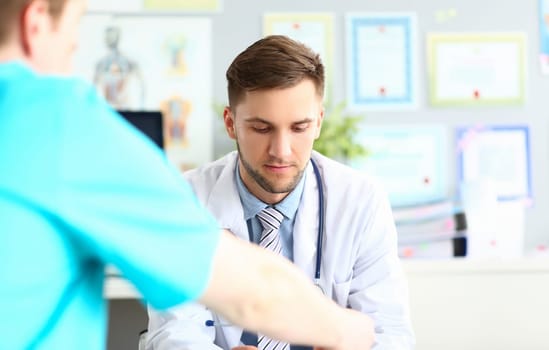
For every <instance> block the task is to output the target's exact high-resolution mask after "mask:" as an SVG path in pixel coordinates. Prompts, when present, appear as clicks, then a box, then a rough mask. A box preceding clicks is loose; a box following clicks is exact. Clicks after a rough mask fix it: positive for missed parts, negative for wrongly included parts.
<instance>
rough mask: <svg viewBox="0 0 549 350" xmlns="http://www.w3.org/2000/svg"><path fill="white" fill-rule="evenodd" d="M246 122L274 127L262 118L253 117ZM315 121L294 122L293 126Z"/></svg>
mask: <svg viewBox="0 0 549 350" xmlns="http://www.w3.org/2000/svg"><path fill="white" fill-rule="evenodd" d="M244 121H245V122H246V123H263V124H267V125H272V123H271V122H270V121H268V120H265V119H263V118H261V117H251V118H247V119H245V120H244ZM313 121H314V119H313V118H304V119H301V120H298V121H295V122H293V123H292V125H298V124H306V123H311V122H313Z"/></svg>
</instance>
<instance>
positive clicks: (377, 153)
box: [351, 125, 448, 208]
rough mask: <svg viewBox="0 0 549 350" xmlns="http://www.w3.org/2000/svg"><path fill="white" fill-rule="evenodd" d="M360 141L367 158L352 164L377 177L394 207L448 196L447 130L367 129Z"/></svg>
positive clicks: (432, 128) (423, 202) (397, 127)
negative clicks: (365, 150)
mask: <svg viewBox="0 0 549 350" xmlns="http://www.w3.org/2000/svg"><path fill="white" fill-rule="evenodd" d="M357 139H359V140H361V142H362V143H363V145H364V146H365V147H366V149H367V150H368V156H367V157H366V158H365V159H364V160H361V161H355V162H354V163H352V164H351V165H352V166H353V167H355V168H357V169H360V170H363V171H365V172H366V173H367V174H370V175H373V176H374V177H376V178H378V179H379V181H380V182H381V183H382V184H383V186H384V187H385V189H386V190H387V192H388V194H389V200H390V202H391V205H392V206H393V207H395V208H396V207H406V206H412V205H419V204H425V203H431V202H435V201H440V200H443V199H445V198H447V196H448V181H447V179H448V176H447V168H448V162H447V153H448V152H447V150H448V144H447V139H448V137H447V130H446V128H445V127H443V126H439V125H426V126H415V125H401V126H392V125H391V126H378V125H376V126H370V125H369V126H367V127H364V129H363V130H361V131H360V133H359V136H358V137H357Z"/></svg>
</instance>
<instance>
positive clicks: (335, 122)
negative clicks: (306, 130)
mask: <svg viewBox="0 0 549 350" xmlns="http://www.w3.org/2000/svg"><path fill="white" fill-rule="evenodd" d="M345 108H346V102H345V101H343V102H340V103H338V104H336V105H332V104H327V105H326V107H325V110H324V121H323V122H322V129H321V131H320V136H319V138H318V139H317V140H316V141H315V143H314V146H313V147H314V149H315V150H316V151H318V152H320V153H322V154H323V155H325V156H327V157H329V158H333V159H337V160H341V161H343V162H348V161H350V160H355V159H359V158H364V157H366V156H368V150H367V149H366V147H364V145H362V144H361V143H359V142H357V141H356V140H355V136H356V134H357V133H358V131H359V128H360V124H361V123H362V122H363V121H364V119H365V116H364V115H362V114H349V113H348V112H347V110H346V109H345Z"/></svg>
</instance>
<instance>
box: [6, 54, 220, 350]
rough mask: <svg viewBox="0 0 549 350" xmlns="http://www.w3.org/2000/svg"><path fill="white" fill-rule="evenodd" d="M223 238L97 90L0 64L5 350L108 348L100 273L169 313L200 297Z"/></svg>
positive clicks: (178, 179)
mask: <svg viewBox="0 0 549 350" xmlns="http://www.w3.org/2000/svg"><path fill="white" fill-rule="evenodd" d="M218 239H219V228H218V225H217V223H216V222H215V220H214V219H213V218H212V217H211V216H210V214H209V213H208V212H207V211H206V210H205V209H204V208H203V207H202V206H201V205H200V204H199V202H198V200H197V199H196V198H195V196H194V195H193V193H192V190H191V188H190V186H188V185H187V183H186V182H184V180H182V178H181V177H180V175H179V174H178V172H177V171H176V170H175V169H174V168H172V167H170V166H169V165H168V163H167V161H166V159H165V157H164V156H163V154H162V152H161V151H160V150H159V149H157V148H156V147H155V146H154V145H153V144H152V143H151V142H150V141H149V140H147V139H146V137H145V136H144V135H141V134H140V133H139V132H138V131H136V130H134V129H132V128H130V127H129V125H128V123H127V122H126V121H125V120H123V118H121V117H120V116H119V115H117V114H116V113H115V112H114V111H113V110H112V109H111V108H110V107H109V106H108V105H107V104H106V103H105V102H104V101H103V100H102V99H101V98H99V97H98V96H97V94H96V93H95V90H94V89H93V88H92V87H91V86H88V85H87V84H84V83H82V82H78V81H77V80H74V79H70V78H61V77H45V76H40V75H37V74H35V73H34V72H33V71H32V70H30V69H29V68H27V67H26V66H25V65H24V64H22V63H16V62H12V63H4V64H0V310H1V312H0V329H2V337H1V338H2V339H1V340H0V348H3V349H10V350H13V349H27V348H38V349H56V350H59V349H80V350H81V349H102V348H104V347H105V328H106V322H105V318H106V316H105V302H104V300H103V296H102V290H103V271H104V267H105V264H107V263H108V264H113V265H115V266H116V267H117V268H118V269H119V270H120V271H121V272H122V273H123V274H124V275H125V277H127V278H128V279H129V280H130V281H131V282H132V283H134V285H135V286H136V287H137V288H138V290H139V291H140V292H141V293H142V294H143V296H144V298H145V299H146V300H147V301H148V302H150V303H151V305H152V306H153V307H155V308H157V309H164V308H168V307H171V306H174V305H176V304H179V303H182V302H185V301H189V300H193V299H196V298H197V297H198V296H199V295H200V294H201V293H202V292H203V291H204V288H205V286H206V284H207V282H208V278H209V274H210V268H211V260H212V257H213V254H214V251H215V248H216V246H217V242H218Z"/></svg>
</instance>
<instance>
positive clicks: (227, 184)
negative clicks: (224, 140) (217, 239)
mask: <svg viewBox="0 0 549 350" xmlns="http://www.w3.org/2000/svg"><path fill="white" fill-rule="evenodd" d="M237 159H238V157H237V154H236V152H235V153H234V154H233V155H232V156H231V157H230V158H229V159H228V161H227V163H226V164H225V167H224V168H223V170H222V171H221V174H220V175H219V178H218V179H217V181H216V182H215V183H214V184H213V188H212V191H211V192H210V196H209V197H208V200H207V202H206V207H207V208H208V210H210V211H211V212H212V214H213V215H214V217H215V218H216V219H217V221H218V222H219V225H220V226H221V227H222V228H225V229H227V230H229V231H231V232H232V233H234V234H235V235H236V236H237V237H240V238H242V239H244V240H246V241H248V240H249V236H248V228H247V225H246V221H245V220H244V210H243V209H242V203H241V202H240V196H239V194H238V189H237V187H236V181H235V167H236V163H237Z"/></svg>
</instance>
